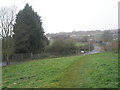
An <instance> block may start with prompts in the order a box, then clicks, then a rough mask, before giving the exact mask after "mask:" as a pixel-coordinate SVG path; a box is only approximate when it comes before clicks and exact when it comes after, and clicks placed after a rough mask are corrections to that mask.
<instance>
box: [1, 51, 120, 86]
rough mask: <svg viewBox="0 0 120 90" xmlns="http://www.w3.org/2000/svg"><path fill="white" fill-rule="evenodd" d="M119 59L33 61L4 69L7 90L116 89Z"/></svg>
mask: <svg viewBox="0 0 120 90" xmlns="http://www.w3.org/2000/svg"><path fill="white" fill-rule="evenodd" d="M117 86H118V59H117V54H115V53H113V52H108V53H100V54H93V55H85V56H70V57H62V58H54V59H46V60H38V61H37V60H36V61H35V60H34V61H31V62H25V63H23V64H18V65H11V66H7V67H4V68H3V87H8V88H33V87H34V88H67V87H69V88H117Z"/></svg>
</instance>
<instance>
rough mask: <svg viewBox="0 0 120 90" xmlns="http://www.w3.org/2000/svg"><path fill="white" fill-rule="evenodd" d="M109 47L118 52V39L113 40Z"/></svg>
mask: <svg viewBox="0 0 120 90" xmlns="http://www.w3.org/2000/svg"><path fill="white" fill-rule="evenodd" d="M111 47H112V50H113V51H115V52H118V41H113V42H112V45H111Z"/></svg>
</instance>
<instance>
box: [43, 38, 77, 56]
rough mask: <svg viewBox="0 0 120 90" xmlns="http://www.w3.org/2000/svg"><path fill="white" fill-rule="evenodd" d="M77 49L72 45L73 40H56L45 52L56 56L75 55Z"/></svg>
mask: <svg viewBox="0 0 120 90" xmlns="http://www.w3.org/2000/svg"><path fill="white" fill-rule="evenodd" d="M76 49H77V47H76V46H75V45H74V41H73V40H70V39H69V40H63V39H57V40H55V41H54V42H53V43H52V45H50V46H48V47H47V48H46V50H45V51H46V52H51V53H54V54H57V55H69V54H75V52H76Z"/></svg>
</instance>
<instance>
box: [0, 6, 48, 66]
mask: <svg viewBox="0 0 120 90" xmlns="http://www.w3.org/2000/svg"><path fill="white" fill-rule="evenodd" d="M44 33H45V32H44V29H43V27H42V19H41V17H40V16H39V15H38V14H37V12H35V11H34V10H33V9H32V6H29V4H26V5H25V7H24V9H22V10H20V11H19V12H18V13H17V14H16V7H15V6H14V7H11V8H7V7H4V8H1V10H0V36H1V39H2V51H3V52H2V53H3V55H5V56H6V59H7V65H8V64H9V57H10V55H12V54H14V53H33V54H36V53H41V52H43V51H44V47H45V45H47V44H48V39H47V38H46V37H45V35H44Z"/></svg>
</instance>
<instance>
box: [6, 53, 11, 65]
mask: <svg viewBox="0 0 120 90" xmlns="http://www.w3.org/2000/svg"><path fill="white" fill-rule="evenodd" d="M9 64H10V61H9V55H8V54H7V62H6V65H9Z"/></svg>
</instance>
